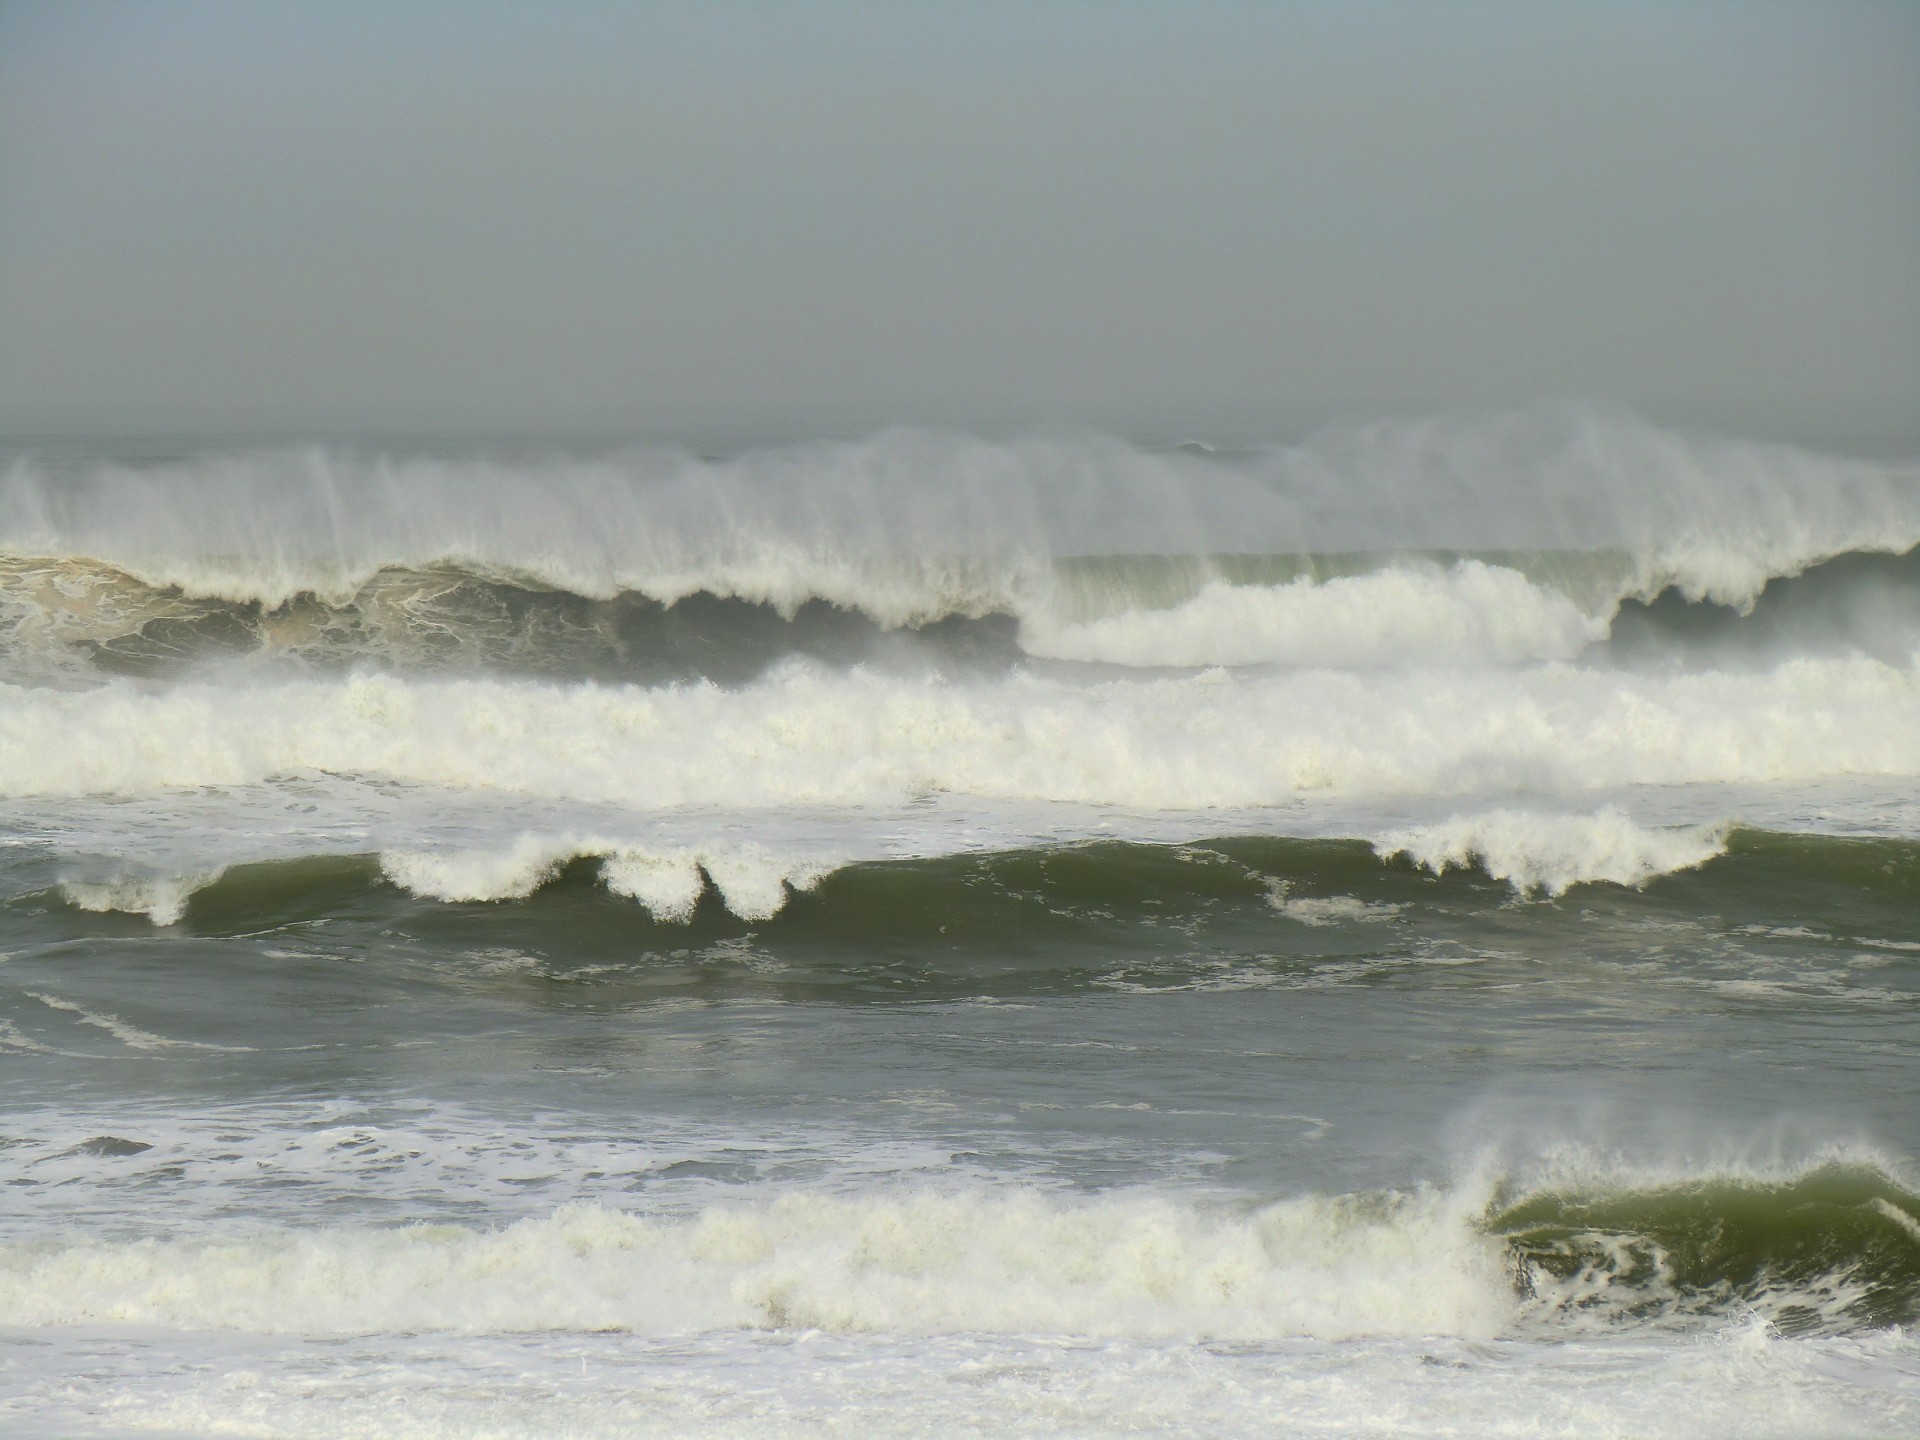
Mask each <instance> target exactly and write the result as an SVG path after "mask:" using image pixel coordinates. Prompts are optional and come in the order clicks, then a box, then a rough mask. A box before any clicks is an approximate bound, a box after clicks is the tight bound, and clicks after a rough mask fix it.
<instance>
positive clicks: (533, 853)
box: [380, 835, 836, 924]
mask: <svg viewBox="0 0 1920 1440" xmlns="http://www.w3.org/2000/svg"><path fill="white" fill-rule="evenodd" d="M585 859H598V860H599V861H600V879H601V882H602V883H603V884H604V885H605V886H606V887H607V889H609V890H611V891H612V892H613V893H614V894H616V895H624V896H626V897H627V898H629V899H632V900H638V901H639V902H640V903H641V904H642V905H644V906H645V907H646V909H647V910H648V912H649V913H650V914H651V915H652V916H653V918H654V919H655V920H659V921H664V922H668V923H676V924H685V923H686V922H687V921H689V920H691V919H692V918H693V912H694V909H695V907H696V906H697V905H698V904H699V903H700V897H701V896H702V895H703V894H704V893H705V892H706V889H707V887H708V885H709V884H711V885H712V887H713V888H714V889H715V890H716V891H717V892H718V893H719V896H720V899H721V902H722V903H723V904H725V905H726V907H727V909H729V910H730V911H732V912H733V913H734V914H735V915H737V916H739V917H740V918H741V919H742V920H768V919H771V918H772V917H773V916H775V915H777V914H778V913H779V912H780V911H781V910H782V909H783V908H784V907H785V906H786V903H787V896H788V894H789V893H790V891H792V890H800V891H806V890H811V889H813V888H814V887H815V886H816V885H818V884H819V883H820V881H821V880H823V879H825V878H826V876H828V875H829V874H831V873H832V872H833V870H834V869H835V868H836V866H835V865H834V863H833V862H831V861H824V860H818V859H802V858H783V857H780V856H776V855H774V854H773V853H772V852H770V851H769V850H767V848H766V847H765V846H763V845H758V844H755V843H753V842H750V841H749V842H744V843H741V842H719V843H714V844H710V845H703V846H697V847H679V848H665V849H661V848H649V847H644V846H639V845H634V844H631V843H627V842H621V841H614V840H606V839H595V838H588V837H578V836H574V837H549V836H539V835H526V836H522V837H521V838H520V839H519V840H518V841H517V842H515V844H514V845H512V846H511V847H510V848H508V849H506V850H497V851H490V850H457V851H423V850H393V851H387V852H385V853H383V854H382V855H381V857H380V869H381V873H382V874H383V875H385V876H386V878H387V879H388V880H391V881H392V882H393V883H394V884H396V885H398V886H399V887H400V888H401V889H403V890H406V891H408V892H409V893H411V894H414V895H419V896H421V897H423V898H425V899H431V900H444V901H450V902H455V901H469V902H470V901H491V900H523V899H525V898H526V897H527V896H529V895H531V894H532V893H533V892H534V891H535V890H537V889H539V888H540V887H541V886H542V885H545V884H546V883H547V882H548V881H550V880H552V879H553V878H554V877H555V876H556V875H558V874H559V873H560V870H561V868H562V867H563V866H565V865H567V864H568V863H569V862H571V861H575V860H585Z"/></svg>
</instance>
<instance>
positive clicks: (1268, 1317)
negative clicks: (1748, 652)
mask: <svg viewBox="0 0 1920 1440" xmlns="http://www.w3.org/2000/svg"><path fill="white" fill-rule="evenodd" d="M1496 1188H1497V1187H1496ZM0 1305H4V1307H5V1309H6V1312H7V1314H8V1315H9V1316H11V1317H12V1318H13V1321H14V1323H16V1324H25V1325H31V1326H70V1325H91V1326H98V1325H103V1324H105V1325H137V1326H142V1327H159V1328H166V1329H237V1330H245V1331H249V1332H252V1333H256V1334H258V1333H267V1334H336V1335H337V1334H369V1333H381V1332H393V1331H409V1332H421V1331H429V1332H432V1331H439V1332H455V1333H466V1334H500V1333H512V1332H519V1331H603V1330H619V1331H630V1332H636V1333H641V1334H650V1335H672V1334H688V1333H700V1332H708V1331H713V1330H727V1329H765V1328H773V1329H793V1330H822V1331H829V1332H842V1333H846V1332H885V1333H891V1334H920V1335H925V1334H952V1333H976V1334H980V1333H984V1334H1071V1335H1077V1336H1114V1337H1119V1336H1126V1337H1170V1338H1171V1337H1179V1338H1187V1337H1198V1338H1209V1339H1234V1340H1273V1339H1279V1338H1284V1337H1288V1336H1312V1337H1315V1338H1319V1339H1329V1340H1342V1339H1352V1338H1357V1337H1365V1336H1396V1335H1397V1336H1443V1335H1445V1336H1465V1337H1477V1338H1492V1337H1496V1336H1501V1335H1514V1334H1531V1335H1539V1334H1548V1335H1551V1334H1560V1333H1565V1332H1566V1331H1568V1330H1569V1329H1581V1330H1591V1329H1593V1328H1595V1327H1602V1326H1603V1327H1607V1328H1613V1329H1620V1328H1629V1327H1630V1328H1635V1329H1644V1328H1648V1327H1663V1328H1671V1327H1675V1326H1679V1327H1697V1326H1699V1325H1701V1324H1703V1323H1716V1322H1718V1323H1725V1322H1726V1321H1729V1320H1744V1319H1748V1318H1749V1317H1752V1316H1755V1315H1758V1316H1760V1317H1763V1318H1764V1319H1765V1320H1767V1321H1769V1322H1770V1323H1772V1324H1773V1325H1775V1326H1776V1327H1778V1328H1779V1329H1781V1330H1784V1331H1793V1332H1802V1333H1804V1332H1808V1331H1824V1332H1829V1333H1848V1332H1859V1331H1866V1330H1873V1329H1881V1328H1884V1327H1887V1326H1895V1325H1902V1324H1907V1323H1910V1322H1911V1321H1912V1320H1914V1319H1915V1318H1916V1316H1920V1195H1916V1194H1914V1193H1913V1192H1912V1191H1911V1190H1910V1189H1908V1188H1906V1187H1905V1186H1903V1185H1902V1184H1901V1183H1900V1182H1898V1181H1897V1180H1896V1179H1894V1178H1893V1177H1892V1176H1891V1175H1890V1174H1888V1173H1886V1172H1885V1171H1884V1170H1881V1169H1877V1168H1874V1167H1873V1166H1871V1165H1869V1164H1862V1163H1858V1162H1854V1163H1842V1162H1829V1163H1826V1164H1823V1165H1819V1166H1817V1167H1815V1168H1813V1169H1810V1170H1806V1171H1803V1172H1800V1173H1797V1174H1792V1175H1788V1176H1784V1177H1777V1178H1767V1177H1760V1178H1755V1177H1749V1176H1745V1175H1740V1174H1727V1175H1721V1174H1702V1175H1697V1176H1694V1177H1690V1178H1688V1179H1686V1180H1685V1181H1683V1182H1682V1183H1679V1184H1671V1185H1662V1186H1658V1187H1655V1188H1644V1187H1635V1186H1633V1185H1632V1184H1631V1183H1624V1184H1623V1183H1619V1182H1616V1183H1614V1184H1611V1185H1608V1186H1605V1187H1603V1188H1600V1189H1597V1190H1588V1191H1583V1192H1571V1193H1570V1192H1566V1191H1559V1190H1553V1191H1545V1192H1534V1193H1521V1194H1517V1195H1510V1196H1508V1195H1502V1196H1498V1197H1496V1198H1492V1199H1490V1198H1489V1197H1488V1196H1487V1195H1486V1194H1485V1193H1483V1192H1482V1191H1481V1190H1480V1189H1478V1188H1475V1187H1466V1188H1456V1189H1417V1190H1411V1191H1379V1192H1370V1193H1361V1194H1353V1195H1333V1196H1315V1195H1308V1196H1300V1197H1295V1198H1292V1199H1286V1200H1281V1201H1278V1202H1275V1203H1269V1204H1264V1205H1255V1204H1249V1203H1246V1202H1239V1201H1234V1200H1231V1199H1226V1198H1219V1199H1207V1198H1194V1197H1189V1196H1182V1195H1178V1194H1158V1193H1152V1192H1144V1191H1118V1192H1111V1193H1107V1194H1097V1195H1080V1196H1076V1195H1072V1194H1066V1193H1059V1192H1050V1191H1046V1190H1039V1189H1033V1188H1026V1187H1007V1188H1001V1189H996V1190H992V1191H968V1190H961V1191H952V1190H947V1191H937V1190H936V1191H913V1190H902V1189H898V1188H893V1189H877V1190H874V1191H872V1192H869V1193H852V1194H848V1193H815V1192H808V1191H789V1192H787V1193H784V1194H779V1195H776V1196H770V1197H769V1196H752V1197H750V1198H742V1199H716V1200H713V1201H711V1202H709V1203H707V1204H705V1205H703V1206H702V1207H700V1208H699V1209H697V1210H696V1211H695V1212H694V1213H692V1214H690V1215H685V1216H677V1217H649V1216H642V1215H634V1214H628V1213H624V1212H621V1211H617V1210H611V1209H607V1208H603V1207H601V1206H598V1205H588V1204H578V1205H570V1206H566V1207H563V1208H562V1209H560V1210H558V1211H556V1212H554V1213H552V1214H549V1215H546V1216H541V1217H535V1218H530V1219H525V1220H521V1221H519V1222H517V1223H514V1224H511V1225H508V1226H506V1227H505V1228H503V1229H498V1230H473V1229H467V1228H464V1227H460V1226H453V1225H413V1226H406V1227H403V1228H398V1229H365V1228H315V1229H305V1230H280V1231H269V1232H265V1233H261V1232H255V1233H251V1234H247V1235H236V1236H221V1237H200V1238H195V1239H161V1238H149V1239H143V1240H132V1241H107V1240H81V1241H74V1240H57V1241H47V1240H41V1241H35V1242H31V1243H26V1244H21V1243H14V1244H7V1245H0Z"/></svg>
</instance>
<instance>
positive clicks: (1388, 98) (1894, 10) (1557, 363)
mask: <svg viewBox="0 0 1920 1440" xmlns="http://www.w3.org/2000/svg"><path fill="white" fill-rule="evenodd" d="M1567 398H1573V399H1590V400H1596V401H1600V402H1603V403H1607V404H1617V405H1623V406H1627V407H1631V408H1634V409H1637V410H1639V411H1641V412H1642V413H1644V414H1647V415H1649V416H1650V417H1652V418H1655V419H1657V420H1662V421H1667V422H1670V423H1680V424H1686V425H1692V426H1697V427H1704V428H1714V429H1724V430H1735V431H1740V432H1743V433H1749V434H1760V435H1776V436H1784V437H1787V438H1804V439H1810V440H1815V441H1822V442H1833V441H1840V442H1847V441H1858V442H1860V443H1862V444H1866V443H1872V442H1878V441H1883V440H1886V439H1889V438H1892V439H1902V438H1906V437H1914V436H1920V5H1914V4H1911V3H1902V0H1817V3H1799V4H1794V3H1765V0H1718V3H1716V0H1670V3H1667V4H1653V3H1647V0H1560V3H1555V4H1540V3H1537V0H1528V3H1510V4H1496V3H1472V0H1428V3H1421V4H1408V3H1385V0H1337V3H1336V0H1321V3H1308V0H1300V3H1287V0H1270V3H1257V4H1256V3H1227V0H1179V3H1174V0H1162V3H1152V4H1148V3H1136V0H1087V3H1067V0H1020V3H1001V0H964V3H963V0H916V3H911V4H909V3H895V0H888V3H858V0H789V3H784V4H775V3H754V0H734V3H727V0H707V3H684V4H649V3H630V4H612V3H604V4H603V3H589V0H543V3H539V4H535V3H531V0H529V3H524V4H519V5H507V4H498V3H490V0H380V3H365V0H324V3H323V0H313V3H294V0H252V3H245V0H224V3H215V0H172V3H169V0H146V3H105V0H0V437H4V436H8V435H11V436H16V437H19V436H32V435H42V434H102V435H104V434H122V435H125V434H154V435H160V434H197V435H207V434H231V435H247V436H262V435H275V436H293V435H309V434H311V435H368V436H378V435H392V434H414V435H419V434H473V435H500V436H508V435H528V436H549V435H553V436H558V435H569V434H579V435H585V434H595V435H618V436H629V437H634V438H651V437H661V436H674V435H695V434H716V433H741V434H746V433H765V434H829V433H844V432H857V431H863V430H871V429H874V428H877V427H880V426H885V425H888V424H893V423H910V424H921V425H934V426H943V427H949V426H950V427H960V428H971V429H976V430H982V431H987V432H994V431H1004V430H1008V429H1018V428H1022V427H1029V426H1034V425H1053V424H1070V425H1089V426H1096V427H1100V428H1104V429H1108V430H1113V431H1117V432H1119V433H1122V434H1129V435H1136V436H1141V437H1149V436H1160V437H1185V436H1197V437H1222V438H1229V439H1231V438H1239V437H1269V438H1277V437H1280V436H1284V435H1287V434H1291V433H1295V432H1297V431H1299V430H1300V429H1302V428H1303V427H1309V426H1311V425H1314V424H1317V423H1320V422H1322V421H1325V420H1328V419H1332V418H1349V417H1355V416H1368V415H1376V414H1408V413H1427V412H1432V411H1454V410H1469V411H1472V410H1483V409H1506V408H1511V407H1516V406H1526V405H1530V404H1535V403H1538V402H1542V401H1557V400H1562V399H1567Z"/></svg>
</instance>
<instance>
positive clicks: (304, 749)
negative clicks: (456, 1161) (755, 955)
mask: <svg viewBox="0 0 1920 1440" xmlns="http://www.w3.org/2000/svg"><path fill="white" fill-rule="evenodd" d="M1916 713H1920V669H1916V668H1915V667H1913V666H1911V665H1901V666H1895V665H1889V664H1885V663H1882V662H1879V661H1875V660H1869V659H1864V658H1852V659H1831V660H1799V661H1794V662H1790V663H1788V664H1784V665H1781V666H1779V667H1777V668H1775V669H1773V670H1771V671H1766V672H1716V673H1705V674H1692V675H1689V674H1639V675H1628V674H1618V673H1611V672H1603V671H1593V670H1586V669H1579V668H1573V667H1566V666H1549V667H1545V668H1542V669H1538V670H1529V671H1489V672H1484V673H1480V672H1476V673H1433V672H1387V673H1384V674H1374V675H1361V674H1354V673H1351V672H1308V673H1306V674H1301V675H1294V676H1283V675H1272V676H1263V677H1242V678H1240V679H1238V680H1235V679H1233V678H1231V677H1229V676H1227V675H1225V674H1224V673H1210V672H1202V673H1200V674H1198V675H1194V676H1189V677H1182V678H1163V679H1155V680H1150V681H1144V680H1142V681H1116V682H1111V683H1101V684H1090V685H1089V684H1080V683H1072V682H1069V681H1067V680H1062V679H1053V678H1048V677H1043V676H1035V675H1026V674H1015V675H1012V676H1009V677H1006V678H1004V679H999V680H992V681H979V682H967V683H958V682H946V681H942V680H939V679H935V678H929V677H924V676H915V677H906V676H897V675H884V674H878V673H870V672H864V671H852V672H837V673H836V672H825V671H820V670H815V669H812V668H808V667H804V666H795V667H792V668H789V669H786V670H783V671H782V672H780V673H778V674H775V675H773V676H770V677H769V678H768V679H766V680H765V681H763V682H761V683H759V684H756V685H754V686H751V687H749V688H746V689H743V690H737V691H727V690H721V689H719V688H717V687H714V686H709V685H694V686H687V687H681V688H670V689H662V690H646V689H640V688H637V687H607V686H595V685H578V686H556V685H549V684H543V683H536V682H520V681H462V682H444V681H407V680H403V679H400V678H397V677H387V676H360V677H355V678H351V679H345V680H327V681H302V682H295V683H288V684H282V685H274V686H260V687H256V688H234V689H225V688H221V687H218V686H212V685H183V686H179V687H177V688H174V689H171V690H167V691H164V692H158V693H156V692H152V691H148V690H143V689H138V688H135V687H133V686H130V685H115V686H109V687H105V688H102V689H98V690H92V691H85V692H54V691H46V690H33V689H23V688H18V687H0V796H12V797H21V796H63V795H64V796H84V795H121V796H131V795H154V794H159V793H162V792H165V791H167V790H169V789H176V788H178V787H204V786H226V787H233V786H248V785H256V784H260V783H263V782H266V781H268V780H270V779H272V778H274V777H277V776H295V775H301V774H308V775H311V774H313V773H314V772H326V773H327V774H330V775H335V776H355V777H360V778H362V779H380V780H384V781H397V782H401V783H403V784H408V785H420V786H429V787H434V788H436V789H439V790H442V791H465V792H477V793H483V794H484V793H489V792H491V793H493V794H497V795H515V796H522V797H537V798H543V799H549V800H556V801H560V800H564V801H573V802H580V803H584V804H590V805H591V804H602V803H604V804H606V805H611V806H615V807H619V808H621V809H622V810H625V811H628V812H633V811H639V812H648V813H658V812H663V811H667V810H674V811H682V810H693V809H711V810H715V811H720V810H725V811H731V812H739V811H754V810H765V809H767V808H769V807H810V808H816V809H819V808H831V809H843V808H846V807H875V806H902V805H906V804H909V803H911V802H912V801H914V800H916V799H918V798H920V797H924V796H927V795H930V794H941V795H946V796H954V797H968V798H970V799H972V800H975V801H980V802H992V803H999V804H1009V803H1012V804H1018V803H1025V802H1065V803H1070V804H1088V805H1104V806H1115V807H1122V808H1125V809H1129V810H1136V811H1167V810H1197V809H1207V808H1233V807H1252V806H1269V805H1276V804H1282V803H1286V802H1290V801H1294V800H1299V799H1302V798H1307V797H1314V796H1321V797H1328V798H1332V797H1347V798H1353V797H1372V798H1379V799H1391V798H1404V797H1413V796H1448V795H1474V794H1484V795H1512V794H1524V793H1532V794H1556V793H1562V794H1580V793H1583V792H1586V793H1591V792H1594V791H1602V792H1605V791H1610V790H1617V789H1620V788H1623V787H1626V786H1633V785H1649V786H1650V785H1668V786H1673V785H1697V784H1726V785H1740V784H1744V785H1756V786H1774V787H1779V786H1786V785H1793V784H1811V783H1813V782H1816V781H1831V780H1838V779H1841V778H1845V777H1862V778H1864V777H1881V778H1883V779H1897V778H1907V779H1910V778H1912V777H1915V776H1920V726H1915V725H1914V724H1913V723H1912V716H1913V715H1914V714H1916ZM543 863H544V861H543V860H542V859H541V857H538V856H531V857H529V856H514V857H510V863H509V869H511V870H513V871H515V872H516V873H521V872H525V871H526V870H527V867H528V866H530V865H531V866H533V867H535V868H536V869H537V868H538V866H539V865H541V864H543ZM715 864H716V870H726V869H727V862H726V861H724V860H722V859H720V858H719V857H715ZM710 873H711V872H710ZM728 873H732V872H731V871H729V872H728ZM714 878H715V879H716V881H720V880H721V877H720V875H719V874H717V873H716V874H715V875H714ZM422 883H423V884H424V883H426V882H425V881H424V880H423V882H422ZM504 883H505V882H504V881H503V880H502V879H500V878H499V877H485V876H478V875H475V876H470V877H466V878H465V879H455V878H454V877H452V876H448V877H446V879H445V884H446V886H447V887H448V893H472V894H482V893H490V892H492V891H493V890H496V889H497V888H498V887H499V886H500V885H502V884H504ZM721 883H722V888H725V882H724V881H722V882H721Z"/></svg>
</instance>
